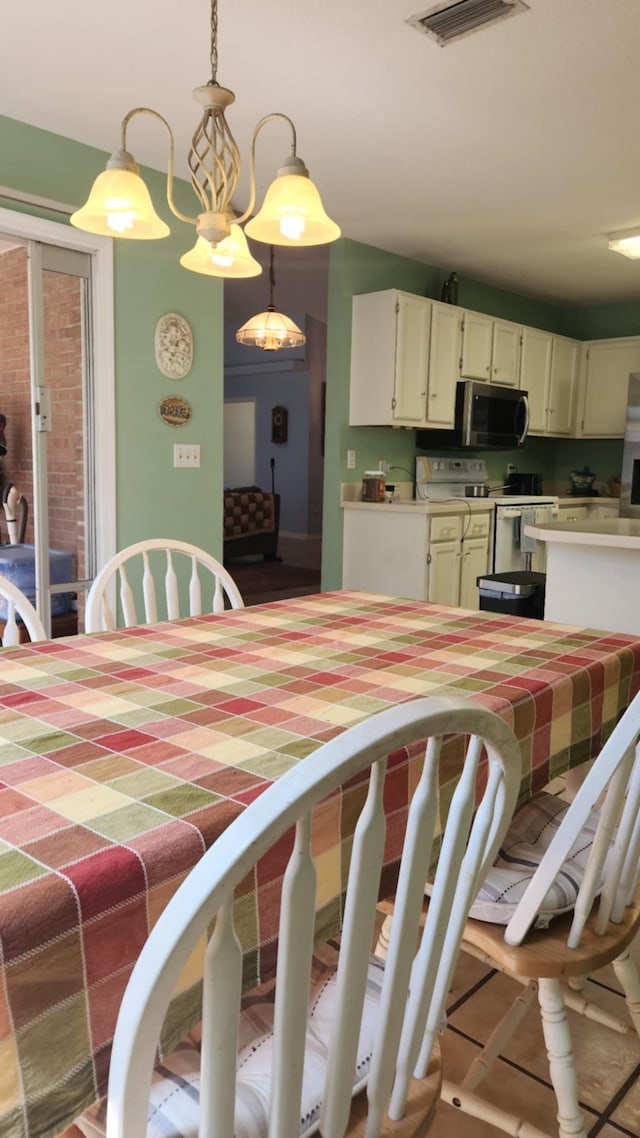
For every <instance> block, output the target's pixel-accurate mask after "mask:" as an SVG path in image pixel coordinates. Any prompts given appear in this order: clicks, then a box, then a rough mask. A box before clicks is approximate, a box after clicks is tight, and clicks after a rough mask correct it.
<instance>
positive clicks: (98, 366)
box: [0, 208, 116, 566]
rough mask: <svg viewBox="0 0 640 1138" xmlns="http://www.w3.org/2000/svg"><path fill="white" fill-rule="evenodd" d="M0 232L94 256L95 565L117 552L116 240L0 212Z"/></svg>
mask: <svg viewBox="0 0 640 1138" xmlns="http://www.w3.org/2000/svg"><path fill="white" fill-rule="evenodd" d="M0 233H2V234H6V235H7V236H9V237H16V238H20V239H22V240H25V241H41V242H43V243H44V244H47V245H59V246H62V247H63V248H66V249H74V250H77V251H78V252H82V253H89V254H90V255H91V323H90V327H89V329H88V333H89V344H90V347H91V349H92V366H93V392H92V398H93V407H94V416H95V422H96V424H99V425H100V429H99V430H95V432H94V446H95V500H96V503H97V505H98V508H97V509H96V564H97V565H98V566H100V565H104V564H105V563H106V562H107V560H108V559H109V558H110V557H112V556H113V554H114V553H115V552H116V466H115V435H116V432H115V353H114V330H115V326H114V297H113V240H112V238H110V237H98V236H94V235H93V234H91V233H84V232H83V231H82V230H79V229H73V228H72V227H71V226H69V225H63V224H61V223H60V222H57V221H46V220H45V219H44V218H40V217H35V216H33V215H32V214H30V213H17V212H15V211H14V210H9V209H2V208H0Z"/></svg>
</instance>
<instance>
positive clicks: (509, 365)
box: [460, 311, 522, 387]
mask: <svg viewBox="0 0 640 1138" xmlns="http://www.w3.org/2000/svg"><path fill="white" fill-rule="evenodd" d="M521 335H522V328H521V327H520V325H519V324H512V323H511V322H510V321H508V320H494V319H492V317H491V316H485V315H484V314H483V313H481V312H469V311H465V313H464V317H463V322H462V354H461V357H460V375H461V377H462V378H464V379H480V380H482V381H483V382H484V383H497V384H500V385H501V386H502V387H519V386H520V339H521Z"/></svg>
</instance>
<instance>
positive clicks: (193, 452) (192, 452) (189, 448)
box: [173, 443, 200, 466]
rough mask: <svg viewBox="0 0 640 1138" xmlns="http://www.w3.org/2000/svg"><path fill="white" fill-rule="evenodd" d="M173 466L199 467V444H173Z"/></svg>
mask: <svg viewBox="0 0 640 1138" xmlns="http://www.w3.org/2000/svg"><path fill="white" fill-rule="evenodd" d="M173 465H174V466H200V444H199V443H190V444H184V443H174V444H173Z"/></svg>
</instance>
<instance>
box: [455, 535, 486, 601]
mask: <svg viewBox="0 0 640 1138" xmlns="http://www.w3.org/2000/svg"><path fill="white" fill-rule="evenodd" d="M488 571H489V535H488V532H487V536H486V537H469V538H466V539H465V540H464V541H463V543H462V561H461V569H460V605H461V606H462V608H463V609H477V607H478V604H479V600H480V598H479V594H478V584H477V582H478V577H481V576H482V574H483V573H487V572H488Z"/></svg>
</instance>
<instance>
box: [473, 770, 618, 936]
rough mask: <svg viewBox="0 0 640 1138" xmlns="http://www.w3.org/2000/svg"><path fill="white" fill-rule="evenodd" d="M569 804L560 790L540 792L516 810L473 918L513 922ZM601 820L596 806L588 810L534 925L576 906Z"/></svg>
mask: <svg viewBox="0 0 640 1138" xmlns="http://www.w3.org/2000/svg"><path fill="white" fill-rule="evenodd" d="M569 806H570V803H568V802H564V801H563V800H562V799H561V798H558V797H557V796H556V795H554V794H548V793H547V792H546V791H540V792H539V793H538V794H535V795H534V796H533V798H531V799H530V800H529V802H527V803H526V805H525V806H523V807H522V809H521V810H518V811H517V813H516V814H515V815H514V817H513V820H512V822H511V825H510V826H509V829H508V830H507V833H506V836H505V838H504V840H503V842H502V846H501V847H500V853H499V854H498V857H497V858H496V861H495V863H494V865H493V867H492V869H491V870H490V871H489V873H488V875H487V877H486V880H485V882H484V884H483V886H482V888H481V889H480V892H479V893H478V896H477V897H476V900H475V901H474V903H473V905H472V906H471V911H470V914H469V915H470V916H471V917H475V918H476V919H477V920H479V921H490V922H491V923H492V924H496V925H507V924H508V923H509V921H510V920H511V917H512V916H513V914H514V912H515V910H516V907H517V905H518V904H519V902H520V900H521V898H522V896H523V894H524V892H525V890H526V888H527V886H528V884H529V882H530V881H531V878H532V877H533V875H534V873H535V871H536V869H537V867H538V865H539V864H540V862H541V861H542V858H543V856H544V853H545V852H546V850H547V849H548V847H549V845H550V843H551V840H552V838H553V837H554V836H555V834H556V833H557V831H558V829H559V827H560V825H561V823H562V819H563V818H564V816H565V814H566V813H567V810H568V809H569ZM598 820H599V815H598V814H597V813H596V812H595V811H594V812H592V813H591V814H590V815H589V818H588V821H587V824H586V826H584V828H583V830H582V832H581V834H580V837H579V839H578V840H577V841H576V842H575V843H574V845H573V846H572V848H571V852H570V854H569V857H568V858H567V859H566V861H565V862H564V863H563V865H562V868H561V870H560V873H559V874H558V876H557V877H556V879H555V881H554V883H553V885H552V886H551V888H550V889H549V892H548V893H547V895H546V897H545V899H544V902H543V904H542V906H541V908H540V910H539V911H538V915H537V917H536V920H535V923H534V924H533V925H532V927H533V928H546V926H547V925H548V924H549V921H550V920H552V919H553V917H557V916H559V915H560V914H561V913H566V912H569V910H571V909H572V908H573V906H574V905H575V902H576V897H577V896H578V890H579V888H580V885H581V883H582V878H583V876H584V871H585V868H586V864H587V860H588V857H589V853H590V850H591V846H592V845H593V839H594V836H595V831H596V827H597V825H598Z"/></svg>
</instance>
